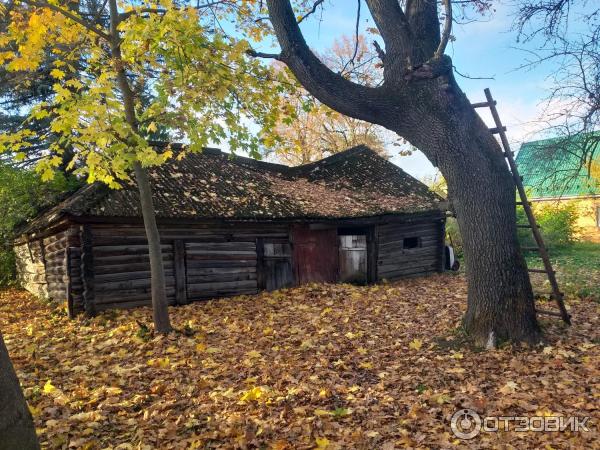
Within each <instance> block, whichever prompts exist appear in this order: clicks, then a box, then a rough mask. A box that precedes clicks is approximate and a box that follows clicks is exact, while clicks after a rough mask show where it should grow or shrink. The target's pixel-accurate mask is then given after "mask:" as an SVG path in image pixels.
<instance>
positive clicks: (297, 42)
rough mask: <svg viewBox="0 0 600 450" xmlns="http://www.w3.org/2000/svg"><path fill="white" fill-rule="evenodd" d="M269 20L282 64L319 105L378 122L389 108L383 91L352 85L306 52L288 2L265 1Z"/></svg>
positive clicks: (386, 96)
mask: <svg viewBox="0 0 600 450" xmlns="http://www.w3.org/2000/svg"><path fill="white" fill-rule="evenodd" d="M267 5H268V8H269V17H270V19H271V23H272V24H273V28H274V30H275V34H276V35H277V39H278V40H279V43H280V45H281V49H282V51H281V58H280V59H281V61H283V62H284V63H286V64H287V66H288V67H289V68H290V70H291V71H292V72H293V73H294V75H295V76H296V78H298V80H299V81H300V83H302V85H303V86H304V87H305V88H306V89H307V90H308V91H309V92H310V93H311V94H312V95H314V96H315V97H316V98H317V99H319V100H320V101H321V102H322V103H324V104H326V105H327V106H329V107H330V108H332V109H335V110H336V111H339V112H341V113H342V114H346V115H349V116H352V117H356V118H358V119H362V120H366V121H370V122H376V123H377V122H379V121H380V120H381V118H380V117H379V108H383V107H386V105H389V102H390V99H389V95H387V94H386V92H384V91H383V90H382V88H372V87H367V86H362V85H360V84H357V83H353V82H352V81H349V80H347V79H345V78H344V77H342V76H341V75H339V74H337V73H335V72H333V71H332V70H331V69H329V68H328V67H326V66H325V65H324V64H323V63H322V62H321V61H320V60H319V58H317V57H316V56H315V54H314V53H313V52H312V51H311V50H310V49H309V47H308V45H307V44H306V41H305V40H304V37H303V36H302V32H301V31H300V27H299V26H298V23H297V22H296V18H295V16H294V11H293V9H292V6H291V4H290V1H289V0H267Z"/></svg>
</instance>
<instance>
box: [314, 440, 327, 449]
mask: <svg viewBox="0 0 600 450" xmlns="http://www.w3.org/2000/svg"><path fill="white" fill-rule="evenodd" d="M315 442H316V443H317V446H316V447H315V448H317V449H319V450H325V449H327V448H329V439H327V438H316V439H315Z"/></svg>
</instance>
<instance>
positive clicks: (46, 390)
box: [43, 380, 56, 394]
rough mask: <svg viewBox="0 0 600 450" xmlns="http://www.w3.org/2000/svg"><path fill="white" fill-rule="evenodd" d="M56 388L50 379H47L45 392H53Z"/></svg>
mask: <svg viewBox="0 0 600 450" xmlns="http://www.w3.org/2000/svg"><path fill="white" fill-rule="evenodd" d="M55 390H56V388H55V387H54V386H53V385H52V383H51V382H50V380H48V381H46V384H44V389H43V392H44V394H52V393H53V392H54V391H55Z"/></svg>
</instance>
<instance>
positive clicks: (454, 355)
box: [450, 352, 463, 359]
mask: <svg viewBox="0 0 600 450" xmlns="http://www.w3.org/2000/svg"><path fill="white" fill-rule="evenodd" d="M450 358H452V359H463V354H462V353H458V352H457V353H452V355H450Z"/></svg>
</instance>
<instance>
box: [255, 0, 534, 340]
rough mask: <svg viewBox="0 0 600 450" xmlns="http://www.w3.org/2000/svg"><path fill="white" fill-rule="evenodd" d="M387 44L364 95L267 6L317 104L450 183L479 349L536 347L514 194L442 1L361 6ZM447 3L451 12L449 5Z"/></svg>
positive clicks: (282, 6)
mask: <svg viewBox="0 0 600 450" xmlns="http://www.w3.org/2000/svg"><path fill="white" fill-rule="evenodd" d="M366 3H367V6H368V7H369V11H370V12H371V15H372V17H373V20H374V22H375V24H376V26H377V29H378V30H379V32H380V36H381V38H382V39H383V41H384V43H385V51H384V50H382V49H381V48H379V47H378V54H379V56H380V59H381V60H382V63H383V67H384V83H383V85H381V86H378V87H369V86H363V85H360V84H357V83H354V82H351V81H350V80H348V79H346V78H344V77H342V76H340V75H339V74H336V73H334V72H333V71H331V70H330V69H328V68H327V67H326V66H324V65H323V64H322V63H321V61H319V59H318V58H317V57H316V55H315V54H314V53H313V52H312V51H311V50H310V48H309V47H308V45H307V44H306V41H305V40H304V37H303V36H302V32H301V31H300V28H299V26H298V24H297V19H296V16H295V14H294V11H293V9H292V6H291V3H290V1H289V0H267V5H268V8H269V17H270V19H271V23H272V24H273V28H274V30H275V34H276V35H277V38H278V40H279V43H280V44H281V54H280V55H278V58H279V59H280V60H282V61H283V62H285V63H286V64H287V65H288V67H289V68H290V69H291V71H292V72H293V73H294V75H295V76H296V77H297V78H298V80H299V81H300V83H301V84H302V85H303V86H304V87H305V88H306V89H307V90H308V91H309V92H310V93H311V94H312V95H314V96H315V97H317V98H318V99H319V100H320V101H321V102H323V103H324V104H326V105H328V106H329V107H331V108H333V109H335V110H337V111H338V112H341V113H342V114H345V115H348V116H351V117H354V118H357V119H361V120H364V121H367V122H371V123H376V124H379V125H382V126H384V127H386V128H388V129H389V130H392V131H395V132H396V133H398V135H400V136H401V137H403V138H406V139H407V140H408V141H409V142H410V143H411V144H413V145H415V146H416V147H417V148H419V149H420V150H421V151H423V153H425V155H426V156H427V157H428V158H429V160H430V161H431V162H432V163H433V165H434V166H436V167H439V168H440V170H441V171H442V174H443V175H444V177H445V178H446V181H447V183H448V191H449V196H450V198H451V200H452V201H453V203H454V204H453V207H454V210H455V212H456V215H457V219H458V224H459V227H460V231H461V234H462V235H463V245H464V250H465V258H466V263H467V280H468V306H467V313H466V315H465V318H464V327H465V329H466V331H467V332H468V333H469V334H470V335H471V336H472V338H473V339H474V340H475V342H477V343H479V344H482V345H486V346H493V345H496V344H497V342H498V341H502V340H512V341H526V342H537V341H538V340H539V336H540V329H539V326H538V324H537V319H536V315H535V309H534V304H533V294H532V290H531V284H530V281H529V275H528V273H527V267H526V265H525V261H524V259H523V256H522V254H521V251H520V249H519V245H518V241H517V227H516V214H515V190H514V186H513V183H512V179H511V175H510V173H509V171H508V168H507V165H506V162H505V161H504V157H503V155H502V151H501V149H500V146H499V144H498V142H497V141H496V140H495V138H494V137H493V135H492V134H491V133H490V131H489V130H488V129H487V127H486V125H485V124H484V123H483V121H482V120H481V119H480V118H479V116H478V115H477V114H476V113H475V110H474V108H473V107H472V106H471V105H470V103H469V100H468V99H467V97H466V96H465V95H464V93H463V92H462V91H461V90H460V88H459V87H458V85H457V83H456V81H455V80H454V77H453V65H452V61H451V60H450V58H449V57H447V56H444V55H443V53H444V49H445V44H446V43H447V41H448V38H449V37H450V27H451V24H452V20H450V19H451V16H450V15H449V14H448V11H446V20H445V26H444V31H443V38H442V37H441V35H440V30H439V21H438V19H437V17H438V9H437V7H438V2H437V1H429V0H427V1H425V0H413V1H411V2H406V5H407V11H406V13H405V11H403V9H402V4H401V3H400V2H398V1H397V0H366ZM443 3H445V5H446V7H449V6H450V4H449V2H443Z"/></svg>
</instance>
